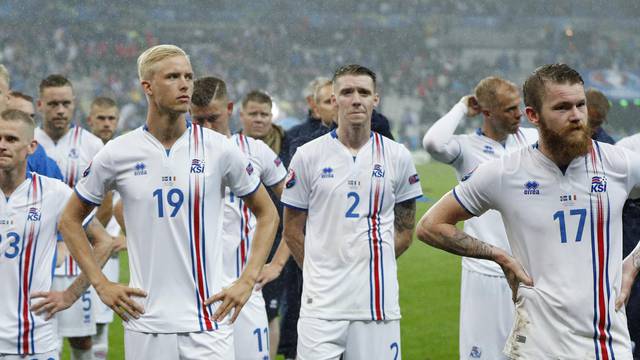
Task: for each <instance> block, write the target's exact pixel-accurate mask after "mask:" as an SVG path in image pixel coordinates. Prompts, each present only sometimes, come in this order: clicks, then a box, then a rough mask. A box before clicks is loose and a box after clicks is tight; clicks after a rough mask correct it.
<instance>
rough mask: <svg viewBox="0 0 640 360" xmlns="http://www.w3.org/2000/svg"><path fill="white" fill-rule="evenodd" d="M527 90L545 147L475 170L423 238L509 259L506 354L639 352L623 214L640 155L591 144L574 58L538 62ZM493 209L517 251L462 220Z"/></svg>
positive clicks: (502, 261)
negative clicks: (631, 325) (473, 231)
mask: <svg viewBox="0 0 640 360" xmlns="http://www.w3.org/2000/svg"><path fill="white" fill-rule="evenodd" d="M523 89H524V91H523V93H524V103H525V105H526V109H525V111H526V114H527V117H528V118H529V120H530V121H531V122H532V123H533V124H534V125H536V126H537V127H538V130H539V133H540V140H539V143H538V144H537V145H536V146H531V147H526V148H522V149H521V150H519V151H516V152H512V153H510V154H507V155H504V156H503V157H502V158H500V159H496V160H492V161H489V162H486V163H483V164H481V165H480V166H478V168H477V169H476V170H475V171H474V172H473V174H471V175H470V176H469V177H468V178H467V179H466V180H464V181H463V182H461V183H460V184H459V185H457V186H456V187H455V188H454V190H453V191H452V192H450V193H448V194H446V195H444V196H443V198H442V199H440V201H438V203H436V204H435V205H434V206H433V207H432V208H431V209H430V210H429V211H428V212H427V213H426V214H425V216H423V218H422V219H421V220H420V223H419V225H418V231H417V234H418V237H419V238H420V239H421V240H422V241H424V242H426V243H428V244H431V245H433V246H435V247H438V248H441V249H444V250H446V251H449V252H452V253H454V254H458V255H462V256H469V257H475V258H479V259H487V260H492V261H495V262H496V263H497V264H498V265H500V266H501V267H502V269H503V271H504V273H505V275H506V277H507V280H508V281H509V285H510V287H511V289H512V292H513V294H512V296H513V299H514V302H515V305H516V314H515V319H514V323H513V327H512V330H511V334H510V336H509V338H508V340H507V343H506V345H505V349H504V353H505V354H506V355H507V356H508V357H509V358H512V359H614V358H615V359H631V358H632V357H631V347H630V341H629V333H628V330H627V324H626V316H625V313H624V309H620V305H621V304H622V302H623V301H624V300H625V298H626V293H625V291H627V292H628V288H629V287H630V281H631V280H633V276H635V272H637V269H634V268H633V267H634V266H637V265H638V264H639V263H635V264H633V263H629V262H627V261H626V260H625V265H624V270H623V266H622V256H621V254H622V241H621V240H622V226H621V225H622V221H621V215H622V206H623V204H624V201H625V200H626V199H627V197H629V196H631V197H634V198H635V197H638V196H640V158H638V157H637V156H634V155H633V154H632V153H631V152H628V151H626V150H625V149H622V148H620V147H616V146H612V145H609V144H604V143H599V142H594V141H593V140H591V138H590V136H591V130H590V129H589V127H588V122H587V104H586V96H585V92H584V87H583V80H582V78H581V77H580V74H578V72H576V71H575V70H573V69H572V68H570V67H569V66H567V65H565V64H553V65H545V66H542V67H539V68H538V69H536V70H535V71H534V72H533V73H532V74H531V75H530V76H529V78H528V79H527V80H526V82H525V84H524V87H523ZM488 209H495V210H498V211H499V212H500V214H501V215H502V219H503V221H504V225H505V228H506V231H507V238H508V240H509V244H510V246H511V250H512V251H513V256H511V255H509V254H508V253H507V252H506V251H505V250H504V249H501V248H499V247H496V246H493V245H491V244H488V243H486V242H483V241H482V239H477V238H475V237H473V236H471V235H469V234H467V233H465V232H464V231H462V230H458V229H457V228H456V227H455V224H456V223H457V222H458V221H462V220H466V219H469V218H471V217H472V216H478V215H481V214H482V213H484V212H485V211H487V210H488ZM479 236H482V234H479ZM639 253H640V251H639ZM621 284H622V286H621ZM617 297H618V298H617ZM616 298H617V299H616ZM616 300H617V301H616Z"/></svg>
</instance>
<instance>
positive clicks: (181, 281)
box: [76, 123, 260, 333]
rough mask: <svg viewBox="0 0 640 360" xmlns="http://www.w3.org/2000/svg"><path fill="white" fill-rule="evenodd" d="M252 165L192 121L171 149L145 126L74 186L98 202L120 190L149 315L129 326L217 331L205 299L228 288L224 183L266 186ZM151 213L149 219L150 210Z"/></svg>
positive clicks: (240, 187)
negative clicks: (225, 277)
mask: <svg viewBox="0 0 640 360" xmlns="http://www.w3.org/2000/svg"><path fill="white" fill-rule="evenodd" d="M253 172H254V171H253V166H252V165H251V164H250V163H249V161H248V160H247V158H246V157H245V156H244V155H243V154H242V153H241V152H240V151H239V150H238V149H237V147H235V146H234V145H233V144H232V143H231V142H230V141H229V140H228V139H226V137H225V136H223V135H220V134H218V133H216V132H214V131H211V130H208V129H203V128H202V127H201V126H199V125H196V124H191V123H187V129H186V131H185V132H184V133H183V134H182V135H181V136H180V137H179V138H178V139H177V141H176V142H175V144H173V146H172V147H171V148H170V149H165V148H164V146H163V145H162V144H161V143H160V141H158V140H157V139H156V138H155V137H154V136H153V135H151V134H150V133H149V132H148V130H147V129H146V126H144V127H140V128H138V129H136V130H134V131H132V132H130V133H127V134H125V135H122V136H120V137H118V138H116V139H114V140H112V141H110V142H109V143H107V144H106V145H105V147H104V148H103V149H102V150H101V151H100V152H99V153H98V154H97V155H96V157H95V158H94V160H93V162H92V165H91V166H90V168H89V169H88V170H87V171H86V172H85V174H84V175H85V176H84V177H83V178H82V180H80V182H79V183H78V185H77V186H76V192H77V194H78V195H79V196H80V198H82V199H83V200H84V201H87V202H89V203H92V204H94V205H96V204H99V203H100V202H101V201H102V199H103V196H104V194H105V193H106V192H107V191H109V190H117V191H118V193H119V194H120V196H121V198H122V202H123V208H124V219H125V223H126V224H127V243H128V253H129V259H130V261H129V263H130V264H135V266H131V267H130V271H131V280H130V284H129V285H130V286H131V287H135V288H140V289H143V290H145V291H147V292H148V296H147V297H145V298H136V299H135V301H137V302H138V303H139V304H140V305H142V306H143V307H144V309H145V312H144V314H143V315H142V316H140V318H139V319H130V320H129V321H128V322H127V323H126V325H125V327H126V328H127V329H128V330H132V331H136V332H145V333H178V332H198V331H211V330H215V329H216V328H217V327H218V324H217V323H216V322H215V321H214V320H213V314H214V312H215V305H210V306H205V305H204V301H205V300H206V299H207V298H209V297H211V296H212V295H214V294H216V293H218V292H219V291H220V290H221V289H222V285H223V269H222V249H223V244H222V236H221V234H222V220H223V216H222V215H223V201H224V191H225V187H227V186H228V187H229V188H230V189H231V190H232V191H233V192H234V193H235V194H236V195H237V196H239V197H244V196H246V195H249V194H251V193H253V192H254V191H255V190H256V189H257V188H258V186H259V185H260V181H259V179H258V178H257V177H256V176H255V174H253ZM150 212H151V213H152V215H151V216H150V214H149V213H150Z"/></svg>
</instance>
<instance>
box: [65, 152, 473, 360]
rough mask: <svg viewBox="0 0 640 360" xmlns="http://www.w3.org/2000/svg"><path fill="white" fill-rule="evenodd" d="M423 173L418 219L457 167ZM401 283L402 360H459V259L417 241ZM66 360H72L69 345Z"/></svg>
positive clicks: (124, 275)
mask: <svg viewBox="0 0 640 360" xmlns="http://www.w3.org/2000/svg"><path fill="white" fill-rule="evenodd" d="M418 172H419V173H420V180H421V182H422V187H423V191H424V194H425V196H426V197H427V202H418V211H417V215H416V221H417V220H418V219H420V218H421V217H422V214H424V212H425V211H426V210H427V209H428V208H429V206H431V205H432V204H433V203H434V202H435V201H437V200H438V199H439V198H440V197H441V196H442V195H443V194H444V193H446V192H447V191H449V190H450V189H451V188H452V187H453V186H454V185H455V183H456V180H455V175H454V172H453V169H451V167H449V166H446V165H442V164H439V163H435V162H430V163H426V164H422V165H419V166H418ZM398 279H399V281H400V306H401V309H402V322H401V329H402V355H403V358H404V359H411V360H427V359H429V360H441V359H455V358H457V357H458V306H459V301H460V258H459V257H457V256H453V255H449V254H446V253H444V252H442V251H439V250H436V249H434V248H431V247H429V246H427V245H425V244H424V243H422V242H420V241H419V240H417V239H416V240H414V242H413V244H412V246H411V247H410V248H409V250H407V252H406V253H405V254H403V255H402V257H401V258H400V259H399V260H398ZM120 281H121V282H122V283H125V284H126V283H128V282H129V268H128V262H127V256H126V254H123V255H122V256H121V257H120ZM108 358H109V359H113V360H120V359H124V342H123V328H122V323H121V321H120V319H119V318H118V317H117V316H116V320H115V321H114V322H113V323H112V324H111V326H110V327H109V357H108ZM62 359H69V351H68V346H67V344H65V350H64V352H63V356H62ZM278 359H282V357H281V356H280V357H278Z"/></svg>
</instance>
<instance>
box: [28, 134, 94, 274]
mask: <svg viewBox="0 0 640 360" xmlns="http://www.w3.org/2000/svg"><path fill="white" fill-rule="evenodd" d="M35 139H36V141H38V143H39V144H40V145H42V147H43V148H44V150H45V151H46V152H47V155H48V156H50V157H51V158H52V159H53V160H55V162H56V164H58V167H59V168H60V171H61V172H62V175H63V177H64V182H65V183H67V185H69V187H70V188H72V189H73V187H74V186H75V185H76V183H77V182H78V180H79V179H80V177H81V175H82V172H83V171H84V170H85V169H86V168H87V166H89V164H90V163H91V159H93V157H94V156H95V155H96V153H98V151H99V150H100V149H101V148H102V146H103V144H102V140H100V138H98V137H97V136H95V135H93V134H92V133H90V132H89V131H87V130H85V129H83V128H82V127H80V126H76V125H72V126H71V128H70V129H69V131H67V133H66V134H65V135H64V136H63V137H61V138H60V140H58V141H57V142H54V141H53V140H52V139H51V138H50V137H49V135H47V133H46V132H44V131H43V130H42V129H40V128H36V129H35ZM79 274H80V268H79V267H78V263H76V261H75V260H73V258H72V257H71V255H68V256H67V257H66V258H65V260H64V261H63V262H62V264H61V265H60V266H59V267H57V268H56V270H55V275H58V276H77V275H79Z"/></svg>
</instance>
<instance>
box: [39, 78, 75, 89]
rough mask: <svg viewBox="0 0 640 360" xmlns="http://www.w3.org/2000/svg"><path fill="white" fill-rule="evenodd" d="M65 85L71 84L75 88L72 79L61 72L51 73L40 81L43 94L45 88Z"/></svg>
mask: <svg viewBox="0 0 640 360" xmlns="http://www.w3.org/2000/svg"><path fill="white" fill-rule="evenodd" d="M63 86H70V87H72V88H73V86H72V85H71V81H69V79H67V78H66V77H65V76H63V75H60V74H53V75H49V76H47V77H46V78H44V79H43V80H42V81H41V82H40V93H41V94H42V92H43V91H44V89H46V88H49V87H63Z"/></svg>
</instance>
